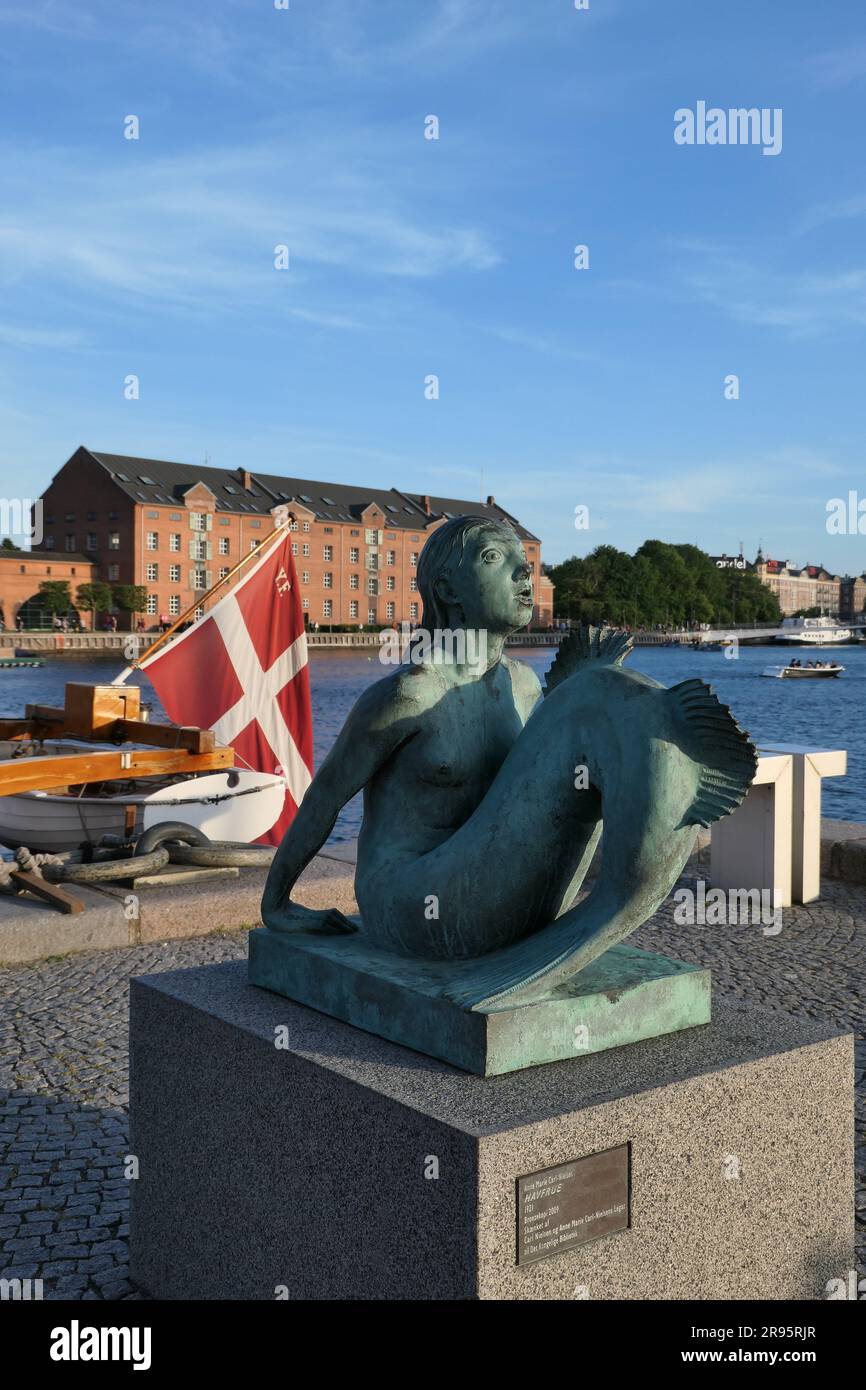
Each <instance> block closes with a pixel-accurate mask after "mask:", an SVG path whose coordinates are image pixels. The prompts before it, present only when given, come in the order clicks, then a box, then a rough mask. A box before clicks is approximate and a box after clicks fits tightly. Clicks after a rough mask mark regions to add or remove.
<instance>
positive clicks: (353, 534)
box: [349, 531, 361, 536]
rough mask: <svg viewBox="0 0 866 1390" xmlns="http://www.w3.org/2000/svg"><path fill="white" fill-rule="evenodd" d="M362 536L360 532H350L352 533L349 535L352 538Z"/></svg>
mask: <svg viewBox="0 0 866 1390" xmlns="http://www.w3.org/2000/svg"><path fill="white" fill-rule="evenodd" d="M360 534H361V532H360V531H350V532H349V535H350V536H360Z"/></svg>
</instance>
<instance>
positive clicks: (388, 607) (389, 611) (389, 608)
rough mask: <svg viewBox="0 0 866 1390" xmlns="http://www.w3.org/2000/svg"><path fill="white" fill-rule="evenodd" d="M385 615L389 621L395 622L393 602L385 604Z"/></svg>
mask: <svg viewBox="0 0 866 1390" xmlns="http://www.w3.org/2000/svg"><path fill="white" fill-rule="evenodd" d="M385 617H386V618H387V619H388V620H389V622H393V620H394V605H393V603H386V604H385Z"/></svg>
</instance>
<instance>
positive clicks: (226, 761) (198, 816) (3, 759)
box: [0, 684, 285, 853]
mask: <svg viewBox="0 0 866 1390" xmlns="http://www.w3.org/2000/svg"><path fill="white" fill-rule="evenodd" d="M139 701H140V692H139V690H138V688H137V687H136V686H129V687H123V688H121V689H118V688H115V687H113V686H90V685H79V684H70V685H67V686H66V703H65V706H64V708H63V709H59V708H54V707H48V706H43V705H28V706H27V709H26V711H25V716H24V718H23V719H17V720H16V719H0V843H2V844H5V845H7V846H8V847H10V848H13V849H16V848H17V847H18V846H19V845H26V846H27V848H28V849H31V850H39V851H50V852H53V853H58V852H61V851H63V850H68V849H77V848H78V847H79V846H80V845H82V844H97V843H98V842H99V840H100V839H101V838H102V836H103V835H106V834H114V835H119V836H121V837H122V838H123V839H135V838H137V836H138V835H140V834H142V833H143V831H145V830H147V829H149V828H150V827H151V826H152V825H155V824H158V823H159V822H160V821H168V820H175V821H178V820H179V821H183V822H185V823H186V824H188V825H193V826H196V827H197V828H198V829H200V830H203V831H204V832H205V834H206V835H207V836H208V837H209V838H210V839H213V840H233V841H238V842H243V843H246V844H249V843H251V842H252V841H253V840H256V839H258V837H259V836H261V835H263V834H265V832H266V831H267V830H269V829H270V828H271V826H272V825H273V824H274V822H275V821H276V820H278V819H279V816H280V812H281V810H282V808H283V805H284V802H285V781H284V779H283V777H282V776H281V775H279V774H277V773H273V774H264V773H259V772H251V771H250V770H249V769H246V768H237V767H234V766H233V764H234V754H233V751H232V749H231V748H219V747H217V745H216V738H215V736H214V734H213V733H212V732H211V731H210V730H208V729H191V728H190V729H178V728H175V727H174V726H173V725H170V724H153V723H150V722H149V721H148V720H146V719H144V718H141V717H140V703H139Z"/></svg>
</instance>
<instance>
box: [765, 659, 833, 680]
mask: <svg viewBox="0 0 866 1390" xmlns="http://www.w3.org/2000/svg"><path fill="white" fill-rule="evenodd" d="M844 670H845V667H844V666H840V665H839V663H838V661H827V662H825V663H823V664H822V665H820V666H765V667H764V669H763V671H762V672H761V675H762V676H772V677H773V679H774V680H803V679H814V678H817V679H818V680H820V679H822V678H823V679H825V680H826V678H827V677H828V676H841V674H842V672H843V671H844Z"/></svg>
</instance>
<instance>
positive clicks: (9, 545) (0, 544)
mask: <svg viewBox="0 0 866 1390" xmlns="http://www.w3.org/2000/svg"><path fill="white" fill-rule="evenodd" d="M0 550H14V551H16V552H17V551H18V546H17V545H16V544H15V542H14V541H13V539H12V537H11V536H4V537H3V539H2V541H0Z"/></svg>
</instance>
